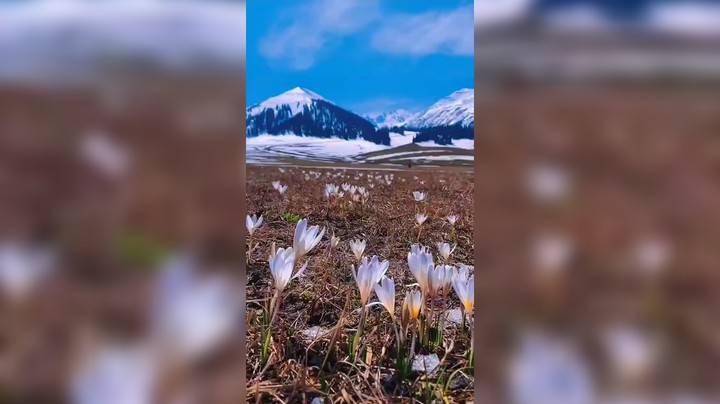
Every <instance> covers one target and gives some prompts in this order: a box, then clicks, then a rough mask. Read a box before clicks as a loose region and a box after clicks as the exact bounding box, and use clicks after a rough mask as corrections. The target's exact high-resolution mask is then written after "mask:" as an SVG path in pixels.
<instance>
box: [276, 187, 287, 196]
mask: <svg viewBox="0 0 720 404" xmlns="http://www.w3.org/2000/svg"><path fill="white" fill-rule="evenodd" d="M287 189H288V186H287V185H280V186H278V187H277V191H278V192H280V195H282V194H284V193H285V191H287Z"/></svg>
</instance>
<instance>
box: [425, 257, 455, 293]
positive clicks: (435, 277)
mask: <svg viewBox="0 0 720 404" xmlns="http://www.w3.org/2000/svg"><path fill="white" fill-rule="evenodd" d="M452 278H453V267H452V266H450V265H447V266H446V265H438V266H436V267H435V268H434V269H432V270H428V289H429V291H430V296H437V294H438V292H440V291H441V290H444V289H446V287H447V285H449V284H450V282H451V281H452Z"/></svg>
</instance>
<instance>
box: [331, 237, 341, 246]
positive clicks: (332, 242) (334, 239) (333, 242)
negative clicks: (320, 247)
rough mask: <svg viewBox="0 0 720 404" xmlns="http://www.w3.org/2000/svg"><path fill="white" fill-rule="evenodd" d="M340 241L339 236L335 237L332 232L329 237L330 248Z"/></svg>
mask: <svg viewBox="0 0 720 404" xmlns="http://www.w3.org/2000/svg"><path fill="white" fill-rule="evenodd" d="M339 243H340V237H336V236H335V235H334V234H333V235H332V237H330V248H335V247H337V246H338V244H339Z"/></svg>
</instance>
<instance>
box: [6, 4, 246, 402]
mask: <svg viewBox="0 0 720 404" xmlns="http://www.w3.org/2000/svg"><path fill="white" fill-rule="evenodd" d="M244 58H245V4H244V2H243V1H210V0H208V1H189V0H176V1H171V0H168V1H164V0H117V1H116V0H96V1H82V0H35V1H2V2H0V402H3V403H65V402H67V403H81V404H85V403H87V404H93V403H98V404H99V403H110V404H112V403H117V404H132V403H166V402H167V403H237V402H241V401H242V400H243V399H242V397H243V396H242V391H241V390H240V389H241V386H242V385H244V384H243V383H240V382H238V380H242V379H244V358H242V357H241V356H240V351H239V349H240V347H244V342H242V337H243V335H244V332H243V330H242V328H243V321H244V319H243V318H244V317H243V316H244V311H243V310H240V307H241V303H242V299H243V298H244V288H243V283H242V282H241V279H240V278H239V276H240V275H241V272H240V271H241V269H242V265H244V251H243V250H244V245H245V243H244V230H243V223H244V222H243V219H244V212H243V211H242V205H243V201H244V165H243V156H244V149H243V137H242V133H243V130H244V125H245V123H244V114H243V113H242V111H244V110H245V101H244V99H245V87H244V84H245V83H244Z"/></svg>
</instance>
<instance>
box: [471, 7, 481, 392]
mask: <svg viewBox="0 0 720 404" xmlns="http://www.w3.org/2000/svg"><path fill="white" fill-rule="evenodd" d="M477 1H478V0H475V2H477ZM473 29H474V48H475V52H474V62H475V63H474V66H473V67H474V84H473V88H474V91H475V98H474V100H475V105H474V111H473V114H474V116H475V117H477V116H478V115H480V114H479V113H478V112H479V111H478V110H479V108H478V101H477V100H478V97H477V96H478V88H480V85H481V83H480V80H479V79H480V78H479V77H478V72H477V62H478V61H477V57H478V52H477V47H478V44H479V35H478V34H479V32H478V30H477V25H474V24H473ZM474 132H475V133H474V140H473V142H474V150H473V181H474V195H473V210H474V211H475V212H474V214H473V219H474V220H473V221H474V223H473V243H475V241H477V240H478V235H479V234H480V232H481V231H482V228H481V218H480V215H479V214H478V213H479V211H480V196H481V195H480V184H479V181H478V178H479V177H478V175H477V171H478V157H479V156H478V153H477V150H478V146H480V142H479V141H478V139H479V136H478V135H479V133H478V127H477V121H475V127H474ZM473 253H474V257H473V258H474V262H475V271H474V273H475V278H474V279H475V292H474V293H475V296H474V299H475V302H476V303H477V304H478V305H479V303H480V298H479V297H480V296H479V294H480V288H479V286H480V285H478V283H479V282H480V276H479V275H480V273H481V271H479V264H480V263H481V262H482V261H481V256H480V255H481V254H480V249H479V248H477V247H476V246H473ZM473 318H474V319H475V321H474V322H473V333H474V336H475V337H474V339H473V347H472V348H473V352H474V353H475V354H476V355H475V356H474V358H473V376H474V377H473V383H474V386H473V390H474V397H475V400H474V401H475V402H476V403H479V402H481V400H480V398H479V392H480V390H481V386H482V383H481V382H480V379H479V377H478V376H479V375H480V366H479V360H478V357H477V353H479V352H480V338H479V336H480V325H481V322H480V321H477V319H479V312H478V306H477V305H476V306H475V307H474V310H473Z"/></svg>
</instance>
